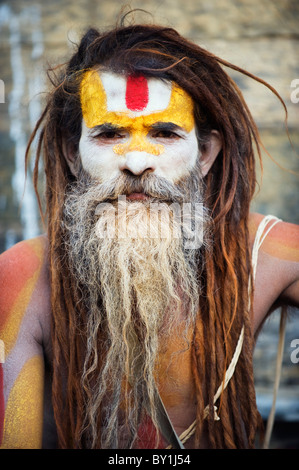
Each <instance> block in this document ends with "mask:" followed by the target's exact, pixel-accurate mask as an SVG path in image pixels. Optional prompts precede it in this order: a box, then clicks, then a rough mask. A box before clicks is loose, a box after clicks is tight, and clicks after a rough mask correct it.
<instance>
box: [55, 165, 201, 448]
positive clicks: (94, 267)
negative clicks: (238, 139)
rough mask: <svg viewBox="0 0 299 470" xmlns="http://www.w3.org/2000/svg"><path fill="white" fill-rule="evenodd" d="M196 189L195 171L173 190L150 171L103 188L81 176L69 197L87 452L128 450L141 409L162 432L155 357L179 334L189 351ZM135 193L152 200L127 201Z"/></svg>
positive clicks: (195, 290)
mask: <svg viewBox="0 0 299 470" xmlns="http://www.w3.org/2000/svg"><path fill="white" fill-rule="evenodd" d="M200 183H201V178H200V175H199V171H198V170H197V171H194V172H193V174H192V176H189V177H187V178H185V179H184V180H181V181H180V182H178V184H175V185H174V184H172V183H170V182H168V181H167V180H166V179H164V178H159V177H156V176H154V175H152V174H144V175H142V176H141V177H136V176H132V175H129V174H123V175H122V176H120V177H118V178H117V179H114V180H111V181H109V182H104V183H99V182H96V181H93V180H92V179H91V178H90V177H89V176H88V175H87V174H86V173H85V172H84V171H83V170H82V171H81V173H80V176H79V178H78V180H77V182H76V183H75V184H74V185H73V186H72V187H71V188H70V189H69V191H68V193H67V195H66V200H65V205H64V212H63V220H62V227H63V230H64V237H65V238H64V239H65V244H66V253H67V259H68V267H69V272H70V275H71V276H73V279H74V281H75V284H76V285H77V288H78V289H80V291H81V292H82V297H84V299H83V302H84V309H85V311H86V319H87V320H86V322H85V323H86V324H85V325H84V329H85V331H84V332H83V337H85V345H84V350H85V357H84V366H83V371H82V386H83V388H84V390H86V396H87V399H86V410H85V413H86V419H85V424H84V431H83V430H82V432H84V433H85V436H86V439H87V440H88V441H89V445H90V447H97V446H100V447H101V448H122V447H124V448H128V447H132V446H133V445H134V442H136V437H137V434H138V425H139V424H140V418H141V415H142V413H143V411H142V410H143V407H144V405H145V403H146V404H147V411H148V413H149V415H150V417H151V419H152V422H153V424H154V426H155V427H156V428H157V429H158V424H157V416H156V402H155V390H156V387H157V386H159V377H157V375H156V374H155V372H156V366H157V359H158V357H159V355H161V354H163V352H164V351H166V349H167V344H168V340H169V339H170V338H172V339H173V337H174V336H175V335H176V334H177V335H178V336H180V338H181V341H182V338H183V343H184V346H182V351H183V350H184V349H185V348H188V347H189V340H188V331H189V330H190V327H192V325H193V323H194V321H195V318H196V315H197V312H198V299H199V294H200V281H199V279H200V269H199V266H200V250H201V246H202V244H204V245H206V243H207V234H206V233H205V230H206V227H207V225H208V221H209V217H208V216H207V213H206V211H205V210H204V208H203V205H202V191H201V190H200V188H201V184H200ZM134 192H143V193H145V194H146V195H147V198H146V199H145V200H142V201H136V200H128V199H127V198H126V196H127V195H129V194H132V193H134ZM183 209H185V210H183ZM203 242H204V243H203ZM81 334H82V333H81ZM176 353H178V351H176ZM99 416H101V422H100V424H99Z"/></svg>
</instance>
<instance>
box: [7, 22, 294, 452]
mask: <svg viewBox="0 0 299 470" xmlns="http://www.w3.org/2000/svg"><path fill="white" fill-rule="evenodd" d="M223 65H225V66H228V67H233V68H235V69H237V70H239V71H240V72H241V73H246V74H247V72H245V71H243V70H241V69H238V68H237V67H234V66H232V65H231V64H228V63H226V62H224V61H223V60H221V59H219V58H217V57H215V56H214V55H213V54H211V53H209V52H207V51H206V50H204V49H202V48H200V47H199V46H197V45H195V44H193V43H190V42H189V41H187V40H186V39H184V38H182V37H181V36H180V35H179V34H178V33H177V32H176V31H174V30H173V29H170V28H163V27H159V26H148V25H146V26H144V25H136V26H129V27H123V26H121V27H119V28H117V29H115V30H113V31H110V32H107V33H104V34H100V33H99V32H98V31H96V30H94V29H91V30H89V31H88V32H87V33H86V35H85V36H84V37H83V38H82V41H81V43H80V45H79V47H78V50H77V51H76V53H75V54H74V55H73V57H72V58H71V59H70V61H69V63H68V64H67V66H66V67H63V68H62V69H61V73H60V75H59V76H56V78H55V80H56V81H55V84H54V88H53V90H52V91H51V93H50V95H49V98H48V101H47V104H46V107H45V110H44V112H43V114H42V116H41V118H40V120H39V122H38V123H37V127H36V131H35V133H36V132H37V130H38V129H41V132H40V137H39V139H40V140H39V142H40V145H39V147H38V152H37V158H36V172H35V183H36V185H37V173H38V171H37V169H38V163H39V158H40V155H41V154H43V159H44V168H45V172H46V178H47V181H46V205H47V206H46V208H47V210H46V212H47V214H46V215H47V235H45V236H41V237H39V238H37V239H34V240H29V241H25V242H21V243H19V244H17V245H16V246H15V247H13V248H12V249H10V250H9V251H7V252H6V253H4V254H3V255H2V257H1V284H0V285H1V339H2V341H3V343H4V345H5V353H6V357H5V362H4V364H3V378H4V402H5V405H3V404H2V408H3V407H4V406H5V419H4V431H3V439H2V446H3V447H4V448H28V447H29V448H38V447H41V446H42V445H43V446H44V447H55V446H58V447H61V448H167V447H169V446H170V447H179V448H182V447H185V448H252V447H254V443H255V438H256V434H257V431H258V429H259V426H260V422H261V420H260V416H259V413H258V410H257V406H256V401H255V391H254V381H253V371H252V353H253V348H254V342H255V338H256V335H257V333H258V332H259V330H260V328H261V326H262V325H263V322H264V321H265V319H266V317H267V316H268V315H269V314H270V313H271V312H272V311H273V310H274V309H275V308H276V307H277V306H279V305H297V306H298V305H299V293H298V285H299V284H298V279H299V247H298V238H299V237H298V228H297V227H296V226H294V225H291V224H288V223H286V222H282V221H280V220H278V219H276V218H273V217H264V216H262V215H259V214H251V213H250V212H249V207H250V202H251V199H252V197H253V193H254V190H255V158H256V157H255V154H254V150H255V151H256V154H257V157H259V155H260V153H259V136H258V131H257V128H256V126H255V124H254V122H253V119H252V117H251V115H250V112H249V110H248V108H247V106H246V104H245V102H244V100H243V97H242V95H241V93H240V91H239V89H238V88H237V86H236V85H235V84H234V83H233V81H232V80H231V79H230V78H229V76H228V75H227V74H226V72H225V71H224V69H223V67H222V66H223ZM247 75H248V74H247ZM252 78H255V77H252ZM257 80H258V79H257ZM266 86H267V85H266ZM27 155H28V153H27ZM265 235H266V236H265ZM50 395H51V397H52V399H51V400H49V396H50ZM44 397H45V398H44ZM2 411H3V410H2ZM2 414H3V413H2ZM0 417H1V414H0Z"/></svg>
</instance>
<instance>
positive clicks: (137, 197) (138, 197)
mask: <svg viewBox="0 0 299 470" xmlns="http://www.w3.org/2000/svg"><path fill="white" fill-rule="evenodd" d="M126 198H127V199H129V200H130V201H145V200H146V199H148V198H149V196H148V195H147V194H145V193H131V194H129V195H127V196H126Z"/></svg>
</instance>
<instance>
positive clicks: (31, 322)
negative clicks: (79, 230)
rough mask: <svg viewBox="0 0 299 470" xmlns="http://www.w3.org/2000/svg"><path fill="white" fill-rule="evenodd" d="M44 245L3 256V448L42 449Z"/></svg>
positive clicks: (0, 313)
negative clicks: (42, 285) (42, 283)
mask: <svg viewBox="0 0 299 470" xmlns="http://www.w3.org/2000/svg"><path fill="white" fill-rule="evenodd" d="M44 253H45V241H44V239H43V238H42V237H40V238H37V239H34V240H30V241H26V242H22V243H19V244H17V245H15V246H14V247H13V248H12V249H10V250H8V251H7V252H5V253H4V254H2V255H1V257H0V338H1V340H2V341H3V343H4V347H5V361H4V364H3V394H4V403H5V417H4V432H3V440H2V446H1V448H9V449H13V448H14V449H16V448H17V449H24V448H27V449H28V448H35V449H36V448H40V447H41V443H42V426H43V392H44V358H43V347H42V343H43V333H44V332H43V328H44V327H43V321H41V312H42V311H43V308H42V303H43V300H42V299H43V296H42V289H41V282H42V281H41V280H42V277H43V267H44Z"/></svg>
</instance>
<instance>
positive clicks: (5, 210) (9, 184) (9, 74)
mask: <svg viewBox="0 0 299 470" xmlns="http://www.w3.org/2000/svg"><path fill="white" fill-rule="evenodd" d="M122 7H125V11H128V10H129V7H131V8H143V9H145V10H147V11H148V12H150V13H151V15H152V17H150V16H149V15H146V14H144V13H141V12H139V13H138V12H136V13H135V14H134V17H135V19H136V21H141V22H143V21H145V22H155V23H160V24H163V25H166V26H170V27H174V28H175V29H177V30H178V31H179V32H180V33H181V34H182V35H184V36H185V37H187V38H189V39H190V40H192V41H193V42H195V43H197V44H199V45H200V46H202V47H205V48H207V49H208V50H210V51H211V52H213V53H214V54H216V55H218V56H220V57H222V58H224V59H226V60H228V61H230V62H232V63H235V64H236V65H238V66H240V67H242V68H245V69H247V70H248V71H249V72H251V73H253V74H255V75H257V76H259V77H260V78H263V79H264V80H266V81H267V82H269V83H270V84H271V85H272V86H273V87H274V88H275V89H276V90H277V91H278V93H279V94H280V95H281V97H282V98H283V100H284V101H285V103H286V106H287V109H288V129H289V135H290V138H291V141H292V144H290V141H289V139H288V136H287V133H286V128H285V113H284V109H283V107H282V105H281V103H280V102H279V100H278V99H277V98H276V97H275V96H274V94H272V93H271V92H270V91H269V90H268V89H267V88H265V87H264V86H262V85H261V84H258V83H256V82H254V81H253V80H251V79H249V78H246V77H245V76H242V75H240V74H237V73H234V72H231V71H229V69H228V73H229V74H230V75H231V76H232V78H233V79H234V80H235V81H236V82H237V84H238V85H239V87H240V88H241V90H242V92H243V94H244V97H245V99H246V101H247V103H248V105H249V108H250V110H251V112H252V114H253V116H254V118H255V119H256V122H257V124H258V127H259V130H260V133H261V137H262V140H263V143H264V146H265V149H266V151H267V152H268V153H269V154H270V155H271V157H270V156H269V155H268V153H267V152H266V151H265V152H264V154H263V165H264V173H263V179H262V180H260V179H259V181H260V191H259V192H258V194H257V196H256V198H255V199H254V201H253V205H252V210H254V211H259V212H261V213H263V214H269V213H270V214H274V215H276V216H278V217H281V218H282V219H284V220H286V221H288V222H293V223H299V192H298V172H299V157H298V155H299V132H298V127H299V60H298V56H299V2H298V1H297V0H238V1H237V0H207V1H206V0H142V1H131V2H130V4H129V6H126V4H125V3H123V2H122V1H118V0H107V1H106V0H77V1H73V0H61V1H58V0H52V1H35V0H23V1H22V0H7V1H0V48H1V49H0V79H1V81H0V140H1V144H0V182H1V187H0V213H1V218H0V252H3V251H4V250H6V249H8V248H9V247H11V246H12V245H13V244H15V243H17V242H18V241H20V240H22V239H27V238H31V237H35V236H37V235H38V234H40V233H41V231H42V230H43V229H42V227H41V225H40V218H39V214H38V209H37V203H36V200H35V195H34V191H33V187H32V182H31V174H32V166H31V167H30V168H29V172H28V178H27V182H26V190H25V191H24V181H25V180H24V155H25V148H26V144H27V141H28V137H29V135H30V133H31V131H32V130H33V128H34V125H35V123H36V120H37V119H38V117H39V115H40V112H41V110H42V108H43V99H44V96H45V95H44V92H45V91H46V90H47V87H48V83H47V81H46V73H45V71H46V69H47V67H48V66H49V65H55V64H59V63H62V62H64V61H66V60H67V59H68V57H69V56H70V54H71V53H72V51H73V50H74V47H75V45H74V44H76V43H77V42H78V41H79V39H80V37H81V35H82V34H83V33H84V32H85V30H86V29H87V28H88V27H89V26H95V27H97V28H98V29H100V30H106V29H109V28H110V27H111V26H114V25H115V23H116V21H117V18H118V17H119V15H120V12H121V8H122ZM32 160H33V159H32ZM273 160H274V161H273ZM294 172H297V176H295V175H294V174H293V173H294ZM298 314H299V312H298V311H295V312H294V314H293V315H292V316H291V318H290V319H289V321H288V326H287V332H286V340H285V348H284V364H283V369H282V380H281V386H280V389H279V394H278V399H277V411H276V422H275V425H274V432H273V437H272V441H271V447H272V448H299V349H298V348H299V317H298ZM278 328H279V314H278V312H276V313H275V314H274V315H273V316H272V317H271V319H270V320H269V321H268V322H267V324H266V325H265V327H264V329H263V331H262V333H261V334H260V336H259V339H258V342H257V346H256V350H255V359H254V364H255V377H256V390H257V400H258V404H259V408H260V411H261V413H262V416H263V418H264V419H265V420H266V419H267V416H268V414H269V411H270V407H271V400H272V386H273V383H274V371H275V357H276V348H277V343H278ZM296 339H297V340H298V341H297V342H296V341H295V342H294V340H296ZM296 347H297V348H296ZM297 351H298V352H297ZM292 359H293V360H292Z"/></svg>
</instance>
